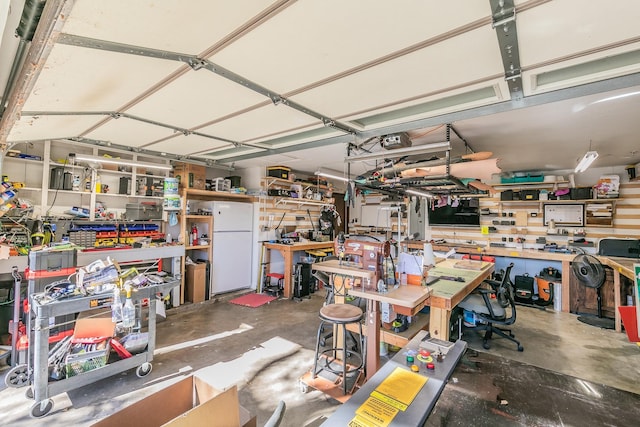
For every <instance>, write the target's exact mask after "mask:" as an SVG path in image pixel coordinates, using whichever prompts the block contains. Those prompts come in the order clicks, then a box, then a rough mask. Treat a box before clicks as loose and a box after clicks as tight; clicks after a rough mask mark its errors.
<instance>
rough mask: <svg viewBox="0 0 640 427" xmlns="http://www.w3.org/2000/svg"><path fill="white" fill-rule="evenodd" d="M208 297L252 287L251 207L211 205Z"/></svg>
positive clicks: (237, 203)
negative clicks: (211, 229) (211, 230)
mask: <svg viewBox="0 0 640 427" xmlns="http://www.w3.org/2000/svg"><path fill="white" fill-rule="evenodd" d="M211 212H212V215H213V236H212V238H213V242H212V243H213V262H212V263H211V284H212V285H211V295H215V294H220V293H224V292H229V291H235V290H237V289H246V288H250V287H251V271H252V270H253V260H252V253H253V231H252V230H253V204H252V203H240V202H211Z"/></svg>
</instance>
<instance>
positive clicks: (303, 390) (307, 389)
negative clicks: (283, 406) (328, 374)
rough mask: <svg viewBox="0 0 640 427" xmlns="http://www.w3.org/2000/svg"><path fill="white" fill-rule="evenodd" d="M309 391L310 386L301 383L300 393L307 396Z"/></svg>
mask: <svg viewBox="0 0 640 427" xmlns="http://www.w3.org/2000/svg"><path fill="white" fill-rule="evenodd" d="M308 391H309V386H308V385H307V384H305V383H304V382H302V381H300V393H302V394H307V392H308Z"/></svg>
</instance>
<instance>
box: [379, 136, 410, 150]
mask: <svg viewBox="0 0 640 427" xmlns="http://www.w3.org/2000/svg"><path fill="white" fill-rule="evenodd" d="M382 147H384V148H386V149H387V150H393V149H395V148H401V147H411V139H410V138H409V135H408V134H407V133H405V132H402V133H394V134H390V135H385V136H383V137H382Z"/></svg>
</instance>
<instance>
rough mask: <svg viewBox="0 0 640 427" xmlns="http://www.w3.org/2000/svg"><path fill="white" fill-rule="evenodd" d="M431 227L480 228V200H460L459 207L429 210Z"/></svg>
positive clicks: (431, 208) (449, 206)
mask: <svg viewBox="0 0 640 427" xmlns="http://www.w3.org/2000/svg"><path fill="white" fill-rule="evenodd" d="M427 215H428V217H429V225H435V226H449V227H479V226H480V203H479V202H478V199H468V200H460V201H459V203H458V205H457V206H455V207H454V206H451V205H446V206H442V207H439V208H438V207H435V206H434V207H429V208H428V214H427Z"/></svg>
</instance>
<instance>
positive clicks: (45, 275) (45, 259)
mask: <svg viewBox="0 0 640 427" xmlns="http://www.w3.org/2000/svg"><path fill="white" fill-rule="evenodd" d="M76 259H77V254H76V251H75V250H66V251H31V252H30V253H29V265H28V267H27V269H26V271H25V276H26V278H27V283H28V284H27V288H26V290H24V291H23V290H21V291H20V292H16V293H15V295H16V298H15V307H14V319H13V320H14V321H13V324H12V328H13V329H14V331H15V333H12V355H11V360H12V364H13V368H11V370H10V371H9V372H8V373H7V375H6V376H5V385H6V386H7V387H13V388H20V387H24V386H26V385H28V384H29V378H30V376H31V372H32V371H33V353H32V351H31V349H30V343H32V342H33V329H34V323H33V317H32V316H31V315H30V310H29V307H28V304H26V303H28V296H29V295H32V294H34V293H40V292H44V290H45V288H47V287H50V286H52V285H53V284H55V283H59V282H60V283H62V282H67V279H68V277H69V276H70V275H72V274H74V273H75V265H76ZM13 274H14V276H13V277H14V280H16V281H20V282H21V281H22V278H21V277H19V274H18V272H17V270H16V271H15V272H14V273H13ZM18 288H21V286H18V285H16V289H18ZM23 294H24V295H23ZM23 318H24V319H23ZM21 320H23V323H22V324H21V323H20V322H21ZM74 321H75V313H68V314H66V315H64V316H59V317H57V318H51V319H49V325H51V326H50V328H51V329H50V333H49V338H48V340H49V343H50V344H55V343H57V342H59V341H61V340H62V339H64V338H65V337H67V336H70V335H71V334H72V333H73V323H74ZM25 326H26V329H25V331H24V332H25V333H20V331H21V330H22V329H24V328H25Z"/></svg>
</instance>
